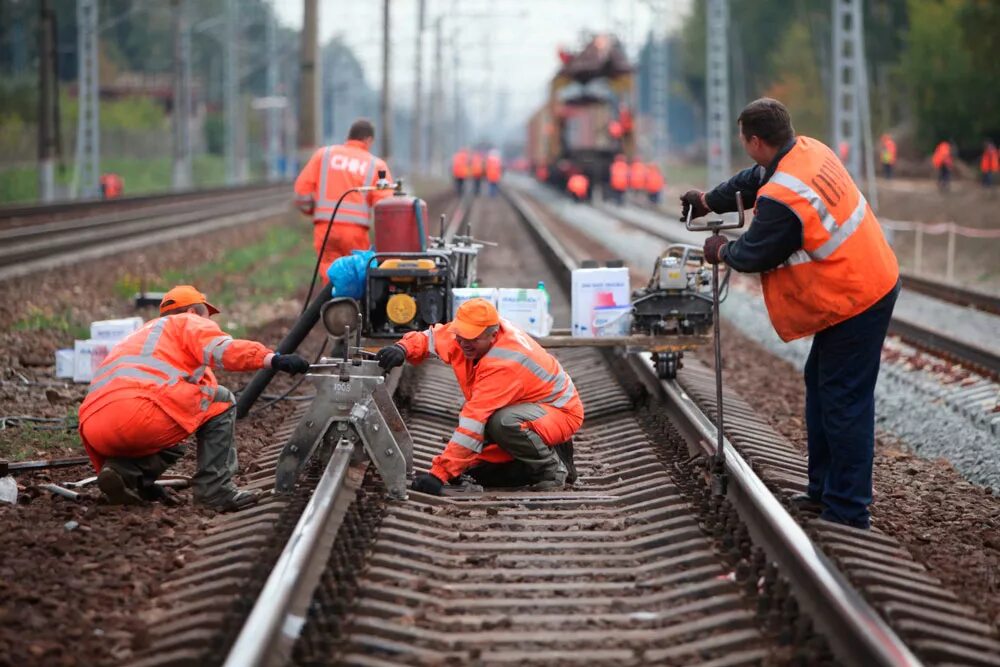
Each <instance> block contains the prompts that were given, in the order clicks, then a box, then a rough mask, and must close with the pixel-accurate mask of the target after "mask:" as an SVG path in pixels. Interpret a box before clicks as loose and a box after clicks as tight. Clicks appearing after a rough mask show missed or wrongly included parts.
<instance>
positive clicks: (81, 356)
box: [73, 340, 114, 382]
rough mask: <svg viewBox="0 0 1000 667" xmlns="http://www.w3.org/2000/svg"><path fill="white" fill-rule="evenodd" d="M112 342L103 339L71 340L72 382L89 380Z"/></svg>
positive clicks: (112, 344)
mask: <svg viewBox="0 0 1000 667" xmlns="http://www.w3.org/2000/svg"><path fill="white" fill-rule="evenodd" d="M112 347H114V343H109V342H107V341H103V340H77V341H73V382H90V381H91V380H93V379H94V372H95V371H96V370H97V368H98V366H100V365H101V362H102V361H104V358H105V357H106V356H108V352H109V351H110V350H111V348H112Z"/></svg>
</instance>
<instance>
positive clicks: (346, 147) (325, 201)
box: [295, 139, 392, 227]
mask: <svg viewBox="0 0 1000 667" xmlns="http://www.w3.org/2000/svg"><path fill="white" fill-rule="evenodd" d="M383 170H384V171H385V177H386V178H387V179H388V180H389V181H390V182H392V174H390V173H389V167H388V166H386V164H385V161H384V160H382V159H380V158H377V157H375V156H374V155H372V154H371V153H369V152H368V149H367V148H366V147H365V143H364V142H363V141H356V140H354V139H349V140H347V141H346V142H344V143H343V144H339V145H336V146H326V147H325V148H320V149H319V150H317V151H316V152H315V153H313V155H312V157H311V158H309V162H307V163H306V166H305V167H304V168H303V169H302V173H300V174H299V177H298V178H297V179H295V202H296V203H297V204H298V207H299V210H301V211H302V212H303V213H305V214H306V215H311V216H312V218H313V222H314V223H316V224H319V223H326V222H329V221H330V216H331V215H333V208H334V206H336V204H337V200H338V199H340V197H341V195H343V194H344V192H345V191H347V190H349V189H351V188H356V187H363V186H369V185H375V181H377V180H378V172H379V171H383ZM390 195H392V191H391V190H372V191H369V192H352V193H350V194H349V195H347V196H346V197H344V201H343V202H341V204H340V208H339V209H338V210H337V218H336V219H335V220H334V221H333V222H334V224H337V223H346V224H353V225H361V226H363V227H367V226H368V221H369V217H370V213H371V207H372V206H374V205H375V202H378V201H381V200H382V199H384V198H386V197H388V196H390Z"/></svg>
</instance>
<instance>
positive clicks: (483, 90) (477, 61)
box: [273, 0, 691, 120]
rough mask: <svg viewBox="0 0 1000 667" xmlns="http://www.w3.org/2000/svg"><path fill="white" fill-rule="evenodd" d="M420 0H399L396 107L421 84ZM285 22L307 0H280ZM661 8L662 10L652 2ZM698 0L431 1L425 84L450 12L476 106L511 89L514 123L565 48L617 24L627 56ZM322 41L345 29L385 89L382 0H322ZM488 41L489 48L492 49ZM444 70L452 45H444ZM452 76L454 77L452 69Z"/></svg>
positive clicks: (449, 31)
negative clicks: (417, 80) (417, 79)
mask: <svg viewBox="0 0 1000 667" xmlns="http://www.w3.org/2000/svg"><path fill="white" fill-rule="evenodd" d="M418 1H419V0H392V14H391V20H392V29H391V30H392V34H393V39H392V55H391V61H392V69H391V74H390V83H391V88H392V91H393V96H394V104H396V105H399V106H409V105H408V104H407V103H406V98H407V96H408V95H409V94H411V92H412V90H413V81H414V64H415V63H414V60H415V53H416V43H415V42H416V32H417V11H418V10H417V7H418ZM273 2H274V4H275V7H276V9H277V11H278V16H279V17H280V20H281V21H282V22H283V23H285V24H286V25H288V26H290V27H294V28H299V27H301V25H302V0H273ZM651 6H658V7H660V8H662V9H661V12H660V14H659V17H657V16H656V14H655V13H654V12H653V10H652V9H651ZM690 6H691V0H462V1H461V2H457V1H455V0H426V8H427V9H426V12H427V18H426V26H427V32H426V33H425V41H424V70H423V71H424V90H425V91H426V90H428V89H429V77H430V72H431V67H432V64H433V50H434V40H433V31H432V27H433V23H434V21H435V20H436V19H437V18H438V17H439V16H444V19H443V21H444V22H443V33H444V35H445V36H446V40H450V38H451V37H452V35H454V34H458V35H459V43H460V44H461V47H462V49H461V62H460V71H461V81H462V83H463V89H464V90H466V93H465V94H467V95H471V96H473V97H472V104H473V109H475V108H476V105H477V104H478V105H479V106H481V107H485V106H486V105H488V104H491V103H492V101H493V100H495V99H496V96H497V95H498V94H499V92H500V91H501V90H504V89H505V90H506V91H507V97H508V103H507V113H508V120H514V119H515V118H517V119H520V118H523V117H524V116H525V115H527V113H529V112H530V111H531V110H532V109H534V108H535V107H537V106H539V105H540V104H541V102H542V100H543V99H544V96H545V90H546V84H547V82H548V80H549V79H550V78H551V76H552V74H553V73H554V71H555V68H556V65H557V62H558V61H557V53H556V49H557V47H559V46H567V47H572V48H577V47H579V46H580V43H581V40H580V36H581V34H582V33H583V32H584V31H593V32H598V31H612V32H614V33H616V34H617V35H618V36H619V37H620V38H622V40H623V41H624V42H625V44H626V46H627V50H628V55H629V57H630V58H631V57H634V56H635V54H636V51H637V49H638V46H639V45H641V43H642V41H643V40H644V39H645V36H646V34H647V33H648V31H649V30H650V29H654V30H657V31H661V32H662V31H664V30H666V31H671V32H673V31H675V30H677V28H678V27H679V26H680V24H681V20H682V19H683V17H684V16H685V15H686V14H687V13H688V12H689V11H690ZM319 13H320V33H319V34H320V39H321V41H323V42H325V41H327V40H329V39H331V38H333V37H334V36H338V35H339V36H341V37H342V38H343V39H344V40H345V41H346V42H347V44H348V45H350V47H351V49H352V50H353V51H354V53H355V54H356V55H357V57H358V59H359V60H360V61H361V62H362V64H363V65H364V67H365V70H366V77H367V78H368V81H369V83H370V84H371V85H372V86H373V87H375V88H378V87H380V86H381V63H382V2H381V0H367V1H365V2H358V1H357V0H319ZM487 45H489V47H488V46H487ZM444 53H445V58H444V59H445V68H446V69H449V68H450V66H451V60H450V58H451V51H450V48H449V47H448V46H446V47H445V52H444ZM445 76H446V81H448V80H450V79H447V77H449V76H450V74H449V73H448V72H447V71H446V72H445Z"/></svg>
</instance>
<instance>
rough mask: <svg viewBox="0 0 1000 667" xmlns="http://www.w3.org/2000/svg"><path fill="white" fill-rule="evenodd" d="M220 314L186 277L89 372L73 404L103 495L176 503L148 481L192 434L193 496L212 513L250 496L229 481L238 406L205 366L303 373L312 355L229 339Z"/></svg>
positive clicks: (243, 503)
mask: <svg viewBox="0 0 1000 667" xmlns="http://www.w3.org/2000/svg"><path fill="white" fill-rule="evenodd" d="M218 312H219V309H218V308H216V307H215V306H213V305H212V304H210V303H209V302H208V301H207V300H206V298H205V295H204V294H202V293H201V292H199V291H198V290H196V289H195V288H194V287H192V286H191V285H179V286H177V287H174V288H173V289H171V290H170V291H169V292H167V293H166V294H165V295H164V296H163V300H162V301H161V302H160V317H159V318H157V319H155V320H151V321H149V322H147V323H146V324H145V325H144V326H143V327H142V328H141V329H139V330H138V331H136V332H134V333H132V334H130V335H128V336H127V337H125V339H123V340H122V341H121V342H119V343H118V344H117V345H115V346H114V347H113V348H112V349H111V352H110V354H108V356H107V357H106V358H105V359H104V361H103V362H102V363H101V365H100V366H99V367H98V369H97V370H96V371H95V373H94V379H93V381H91V383H90V389H89V391H88V392H87V397H86V398H85V399H84V401H83V404H82V405H80V413H79V414H80V427H79V430H80V439H81V440H82V441H83V446H84V448H85V449H86V450H87V454H88V455H89V456H90V460H91V462H92V463H93V464H94V468H95V469H96V470H97V471H98V475H97V486H98V488H99V489H100V490H101V492H102V493H103V494H104V496H105V498H107V500H108V501H109V502H110V503H112V504H117V505H121V504H130V505H132V504H139V503H142V502H144V501H146V500H162V501H164V502H168V503H170V502H173V500H174V499H173V498H172V497H170V496H169V495H167V494H166V492H164V490H163V489H162V487H160V486H157V485H156V484H155V483H154V482H156V479H157V478H158V477H159V476H160V475H162V474H163V472H164V471H165V470H166V469H167V468H168V467H170V465H171V464H173V463H174V462H176V461H177V460H178V459H180V458H181V457H182V456H183V455H184V452H185V448H184V445H183V444H181V443H182V441H183V440H184V439H185V438H187V437H188V436H190V435H192V434H194V435H196V437H197V439H198V457H197V459H198V462H197V469H196V472H195V475H194V477H193V478H192V480H191V482H192V486H193V487H194V500H195V502H196V503H200V504H203V505H205V506H207V507H210V508H213V509H216V510H219V511H233V510H238V509H242V508H244V507H247V506H249V505H252V504H254V503H255V502H257V499H258V497H257V494H255V493H253V492H251V491H241V490H239V489H237V488H236V487H235V486H234V485H233V482H232V477H233V475H234V474H235V473H236V469H237V462H236V447H235V445H234V442H233V436H234V426H235V424H236V407H235V405H234V398H233V394H232V392H230V391H229V390H228V389H227V388H226V387H222V386H220V385H219V383H218V381H217V380H216V379H215V374H214V373H213V372H212V369H213V368H216V369H219V368H221V369H225V370H227V371H254V370H258V369H261V368H273V369H276V370H279V371H285V372H288V373H304V372H306V371H307V370H308V369H309V362H308V361H306V360H305V359H303V358H302V357H299V356H296V355H294V354H289V355H279V354H277V353H275V352H272V351H271V350H269V349H268V348H266V347H265V346H264V345H261V344H260V343H256V342H254V341H250V340H237V339H234V338H232V337H231V336H229V335H227V334H226V333H225V332H223V331H222V329H220V328H219V325H218V324H216V323H215V322H213V321H212V320H211V319H210V318H211V316H212V315H214V314H215V313H218Z"/></svg>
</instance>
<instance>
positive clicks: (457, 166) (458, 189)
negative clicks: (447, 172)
mask: <svg viewBox="0 0 1000 667" xmlns="http://www.w3.org/2000/svg"><path fill="white" fill-rule="evenodd" d="M451 175H452V178H454V179H455V194H457V195H458V196H459V197H461V196H462V193H463V191H464V190H465V179H467V178H468V177H469V151H468V149H465V148H460V149H459V150H457V151H455V154H454V155H452V156H451Z"/></svg>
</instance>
